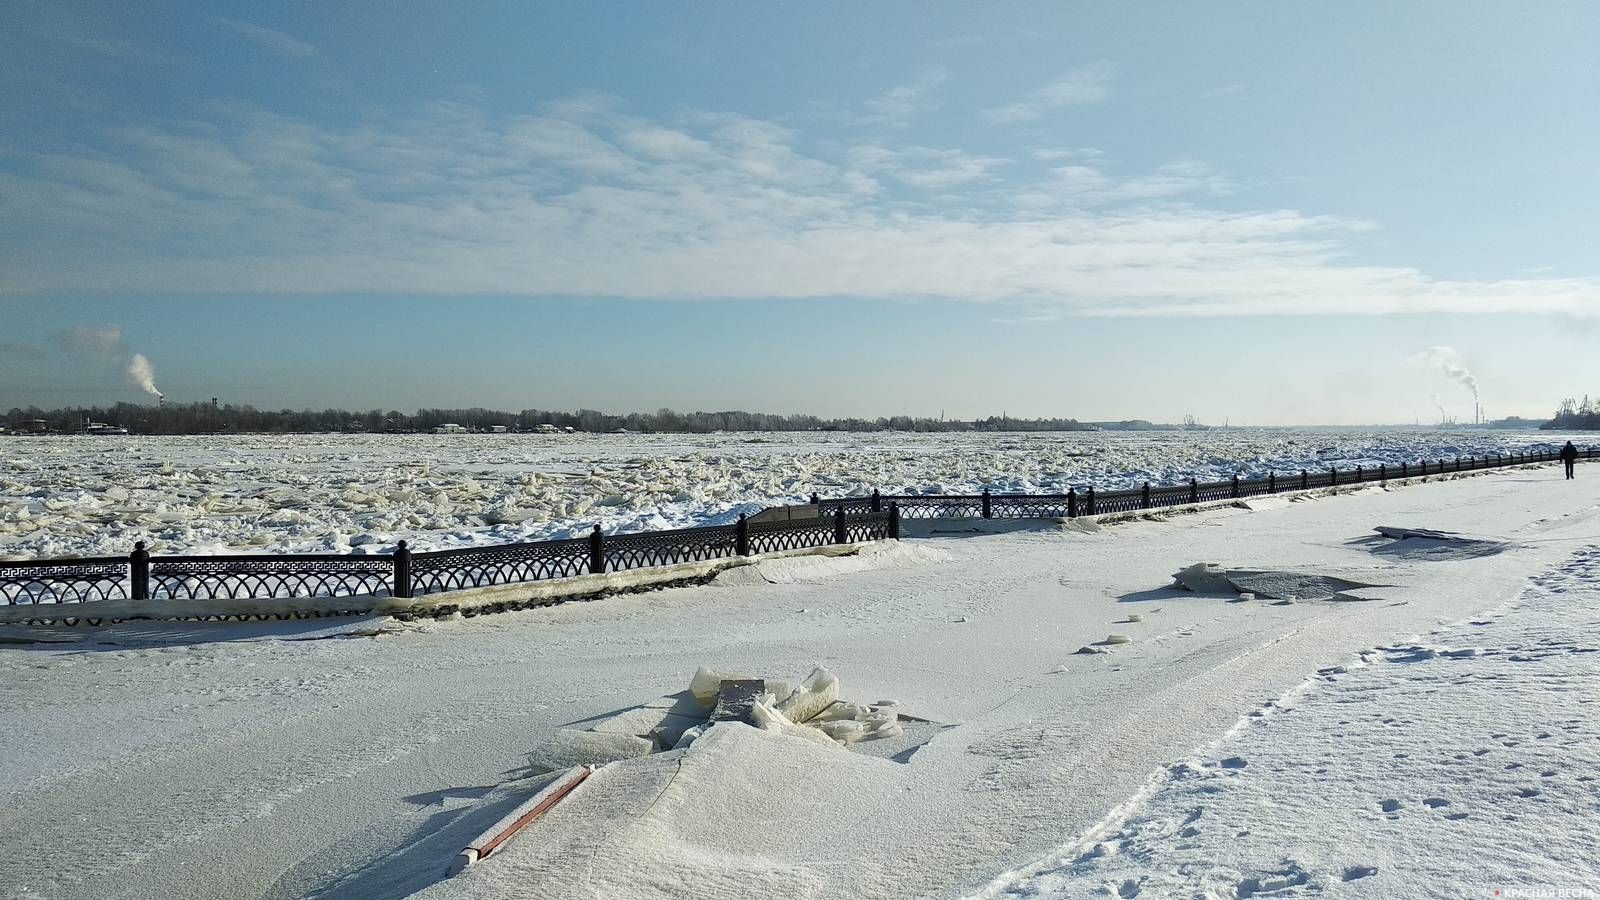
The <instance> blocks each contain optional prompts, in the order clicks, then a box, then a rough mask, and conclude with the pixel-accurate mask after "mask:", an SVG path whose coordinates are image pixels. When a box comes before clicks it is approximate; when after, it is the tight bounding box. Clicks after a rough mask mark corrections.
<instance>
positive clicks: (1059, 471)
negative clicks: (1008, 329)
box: [0, 430, 1550, 557]
mask: <svg viewBox="0 0 1600 900" xmlns="http://www.w3.org/2000/svg"><path fill="white" fill-rule="evenodd" d="M1549 439H1550V436H1548V435H1530V434H1491V433H1467V434H1451V433H1444V432H1437V431H1429V432H1418V433H1394V432H1385V433H1371V434H1367V433H1360V432H1318V431H1290V430H1283V431H1248V432H1234V431H1214V432H1140V433H1115V432H1098V433H1096V432H1082V433H1055V434H999V435H995V434H936V435H913V434H888V433H886V434H829V435H817V434H781V435H778V434H775V435H765V436H763V438H762V442H761V443H751V442H750V438H749V436H748V435H577V436H567V437H560V438H533V437H528V436H523V435H461V436H426V435H410V436H386V435H287V436H278V435H207V436H205V437H140V436H131V437H125V438H124V437H119V438H102V437H51V438H22V437H0V459H3V460H4V461H5V462H4V464H3V465H0V557H41V556H69V555H99V554H109V553H117V554H120V553H126V552H128V550H129V548H130V547H131V546H132V544H133V541H134V540H136V539H139V540H145V541H147V542H148V543H149V544H150V547H151V549H152V550H153V551H156V552H180V551H181V552H196V553H217V552H226V551H230V550H231V551H239V550H278V551H285V552H293V551H300V552H314V551H338V552H347V551H353V552H387V551H388V550H390V549H392V548H393V546H394V543H395V542H396V541H398V540H400V539H402V538H403V539H406V540H408V541H409V542H410V543H411V546H412V547H413V549H417V550H428V549H440V548H446V547H461V546H474V545H484V544H493V543H506V542H511V541H526V540H542V539H546V538H558V537H571V536H576V535H578V534H579V533H580V532H583V531H586V530H587V529H588V528H589V527H590V526H592V525H593V524H595V523H599V524H600V525H601V526H602V527H603V528H604V529H605V530H606V531H608V532H613V531H619V530H623V531H634V530H642V529H649V528H670V527H680V526H687V525H697V524H716V523H724V522H731V521H733V520H734V519H735V518H737V516H738V515H739V513H741V512H745V513H749V512H754V511H756V510H758V509H761V508H763V507H765V506H770V505H775V504H780V503H790V502H799V501H801V500H802V499H803V498H805V497H806V496H807V495H809V494H810V493H811V492H812V491H816V492H819V493H822V494H825V495H842V494H858V495H859V494H865V493H868V492H870V491H871V490H872V489H873V488H879V489H881V490H883V491H885V492H887V493H940V492H955V493H972V492H976V491H979V490H981V489H983V488H984V487H988V488H990V489H992V490H995V491H1001V492H1017V491H1023V492H1057V491H1064V490H1066V489H1067V487H1069V486H1078V487H1080V488H1081V487H1082V486H1083V485H1086V484H1090V483H1093V484H1095V485H1096V486H1098V487H1099V488H1101V489H1102V490H1104V489H1112V488H1118V487H1131V486H1135V485H1137V484H1140V483H1142V482H1144V481H1145V480H1150V481H1152V482H1155V483H1164V482H1174V481H1180V480H1187V479H1188V478H1189V477H1190V476H1191V475H1193V476H1195V477H1198V478H1200V479H1201V480H1209V479H1220V478H1226V477H1229V476H1231V475H1232V474H1233V473H1234V471H1235V470H1237V471H1239V472H1241V473H1243V474H1244V475H1246V476H1250V475H1254V474H1261V473H1264V472H1265V471H1267V470H1268V469H1276V470H1278V471H1297V470H1299V469H1301V468H1312V469H1323V468H1326V467H1328V466H1329V465H1333V466H1338V467H1339V468H1341V469H1343V468H1353V467H1354V466H1356V465H1366V466H1375V465H1377V464H1379V463H1385V462H1387V463H1389V464H1390V465H1393V464H1396V463H1398V462H1400V461H1401V460H1407V461H1411V462H1415V461H1416V460H1417V459H1418V458H1420V457H1422V456H1427V457H1428V458H1430V459H1434V458H1438V457H1441V456H1449V457H1452V458H1453V457H1454V456H1455V455H1456V454H1458V453H1460V454H1482V453H1484V452H1494V451H1496V450H1501V449H1505V448H1507V447H1509V446H1512V445H1520V444H1524V443H1526V444H1532V443H1535V442H1540V441H1545V440H1549Z"/></svg>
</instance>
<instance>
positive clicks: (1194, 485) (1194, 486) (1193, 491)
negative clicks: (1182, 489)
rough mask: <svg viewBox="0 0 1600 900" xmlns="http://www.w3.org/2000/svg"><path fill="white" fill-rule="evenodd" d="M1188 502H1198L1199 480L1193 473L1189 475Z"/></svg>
mask: <svg viewBox="0 0 1600 900" xmlns="http://www.w3.org/2000/svg"><path fill="white" fill-rule="evenodd" d="M1189 502H1190V503H1199V502H1200V482H1199V481H1197V480H1196V479H1195V477H1194V476H1193V475H1190V476H1189Z"/></svg>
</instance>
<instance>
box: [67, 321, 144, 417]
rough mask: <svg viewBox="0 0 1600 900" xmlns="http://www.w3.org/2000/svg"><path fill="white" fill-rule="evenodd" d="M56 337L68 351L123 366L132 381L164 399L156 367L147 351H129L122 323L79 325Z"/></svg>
mask: <svg viewBox="0 0 1600 900" xmlns="http://www.w3.org/2000/svg"><path fill="white" fill-rule="evenodd" d="M53 338H54V340H55V344H56V346H57V347H60V348H61V349H62V350H63V351H66V352H67V353H70V354H73V355H75V356H83V357H88V358H91V359H101V360H105V361H106V362H108V363H109V362H115V363H116V364H118V365H121V366H122V367H123V369H122V372H123V376H124V377H126V378H127V379H128V383H129V384H131V385H133V386H134V387H136V388H138V389H139V390H141V391H144V392H145V393H147V394H149V395H151V396H153V397H155V398H156V399H162V398H163V396H164V395H163V394H162V393H161V391H160V390H159V389H157V388H156V370H155V368H154V367H153V366H151V365H150V360H149V358H148V357H146V356H145V355H144V354H143V353H130V352H129V350H128V345H127V344H126V343H124V342H123V340H122V326H121V325H116V324H106V325H77V326H74V327H72V328H68V329H66V330H65V331H58V332H56V333H55V335H54V336H53Z"/></svg>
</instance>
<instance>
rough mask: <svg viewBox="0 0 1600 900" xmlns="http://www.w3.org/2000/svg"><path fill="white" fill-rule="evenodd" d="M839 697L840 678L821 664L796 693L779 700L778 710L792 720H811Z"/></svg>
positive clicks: (795, 690) (796, 689)
mask: <svg viewBox="0 0 1600 900" xmlns="http://www.w3.org/2000/svg"><path fill="white" fill-rule="evenodd" d="M837 699H839V679H838V678H837V677H836V676H835V675H834V674H833V673H832V672H829V671H828V670H827V669H824V668H823V667H821V666H818V667H816V668H815V669H813V670H812V671H811V674H810V675H809V676H808V677H807V678H806V680H805V681H803V682H801V683H800V686H799V687H797V688H795V689H794V693H792V694H790V695H789V696H788V697H786V698H784V699H783V700H781V701H779V703H778V711H779V712H782V713H783V714H784V715H785V716H787V717H788V718H789V719H790V720H791V721H794V722H809V721H811V719H812V718H813V717H815V716H816V715H817V714H818V713H820V712H822V711H823V710H824V709H827V708H828V706H829V705H831V704H832V703H833V701H835V700H837Z"/></svg>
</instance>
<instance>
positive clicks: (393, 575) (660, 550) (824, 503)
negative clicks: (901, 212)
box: [0, 448, 1597, 606]
mask: <svg viewBox="0 0 1600 900" xmlns="http://www.w3.org/2000/svg"><path fill="white" fill-rule="evenodd" d="M1582 456H1583V458H1585V459H1589V460H1593V459H1595V458H1596V456H1597V454H1596V451H1595V450H1594V449H1593V448H1590V449H1589V450H1587V451H1586V452H1584V453H1583V454H1582ZM1557 458H1558V456H1557V454H1555V453H1551V452H1533V453H1521V454H1502V455H1498V456H1493V457H1482V458H1475V459H1474V458H1469V459H1462V458H1460V457H1457V458H1456V459H1454V460H1448V459H1440V460H1432V461H1424V462H1418V463H1416V464H1410V463H1406V464H1402V465H1399V466H1385V465H1380V466H1378V467H1376V468H1370V467H1365V468H1364V467H1356V468H1355V469H1347V470H1344V471H1340V470H1338V469H1329V470H1327V471H1323V472H1311V471H1305V470H1303V471H1300V472H1296V473H1286V474H1279V473H1276V472H1273V473H1269V474H1268V475H1267V476H1266V477H1265V478H1252V479H1241V478H1237V477H1235V478H1233V479H1230V480H1228V481H1214V482H1205V483H1201V482H1197V481H1194V480H1190V481H1189V482H1188V483H1186V484H1182V483H1180V484H1171V485H1151V484H1150V483H1149V482H1146V483H1145V484H1143V485H1142V486H1140V487H1139V488H1136V489H1132V490H1117V491H1101V492H1096V490H1095V488H1094V487H1093V486H1086V487H1085V488H1084V490H1082V491H1079V490H1078V489H1077V488H1076V487H1074V488H1072V489H1070V490H1068V492H1067V493H1065V494H995V493H991V492H989V491H984V492H983V493H981V494H900V495H887V494H879V493H878V492H876V491H874V492H873V493H872V494H871V495H867V496H856V497H841V498H833V499H826V500H825V499H822V498H821V497H818V496H817V495H815V494H813V495H812V497H811V504H812V506H814V507H815V509H816V517H815V518H809V519H787V520H778V521H767V522H751V521H748V520H746V519H745V518H744V517H743V516H741V517H740V518H739V521H738V522H737V523H735V524H732V525H714V526H708V527H700V528H680V529H674V530H671V531H654V532H641V533H636V534H616V535H606V534H602V533H601V531H600V528H599V526H596V527H595V529H594V531H593V532H592V533H591V534H590V535H589V536H588V537H586V538H570V539H563V540H553V541H535V542H531V543H522V544H503V545H499V546H491V547H468V548H463V549H459V550H434V551H426V552H417V553H413V552H412V551H411V550H410V549H408V548H407V546H406V542H405V541H401V542H400V545H399V547H398V548H397V549H396V550H395V552H394V553H392V554H382V555H341V554H283V555H273V556H157V557H152V556H151V555H150V554H149V553H148V552H146V550H145V547H144V544H143V542H140V543H138V544H135V545H134V551H133V553H132V554H130V555H129V556H127V557H94V558H84V559H56V560H27V561H3V560H0V602H3V603H4V604H6V605H13V606H15V605H24V604H54V603H89V602H94V601H98V600H117V599H128V600H147V599H157V600H163V599H165V600H216V599H246V600H248V599H270V598H292V597H343V596H378V597H382V596H393V597H414V596H420V595H423V594H436V593H442V592H445V591H454V590H462V589H465V588H473V587H484V586H487V585H498V584H516V583H521V582H530V581H546V580H551V579H559V578H572V577H575V576H579V575H584V574H592V573H604V572H617V571H626V570H631V569H641V568H650V567H657V566H671V565H676V564H679V563H686V562H700V561H705V560H714V559H727V558H732V557H736V556H748V555H753V554H759V553H772V552H777V551H783V550H803V549H807V548H812V547H821V546H825V545H829V544H847V543H858V542H865V541H878V540H884V539H886V538H897V537H899V535H900V520H901V518H902V517H904V518H917V519H932V518H980V517H981V518H1006V519H1034V518H1074V517H1078V516H1096V515H1104V514H1107V513H1124V512H1131V511H1136V510H1141V509H1154V508H1161V507H1171V506H1180V505H1185V504H1195V503H1207V502H1214V501H1220V500H1230V499H1240V498H1247V497H1257V496H1263V495H1268V494H1277V493H1282V492H1285V491H1295V490H1310V489H1317V488H1327V487H1338V486H1340V485H1345V484H1360V483H1364V482H1375V481H1376V482H1382V481H1387V480H1389V479H1391V478H1410V477H1417V476H1429V475H1441V474H1444V473H1447V472H1461V471H1471V470H1474V469H1487V468H1495V467H1499V466H1509V465H1522V464H1526V463H1539V462H1550V461H1553V460H1555V459H1557Z"/></svg>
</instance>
